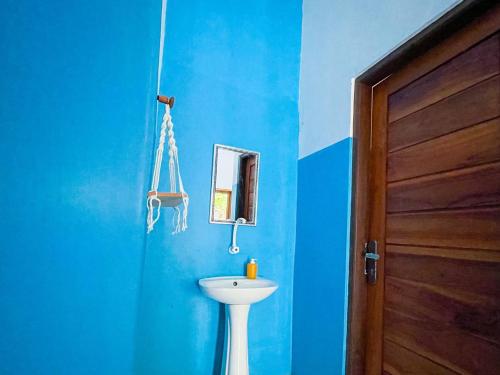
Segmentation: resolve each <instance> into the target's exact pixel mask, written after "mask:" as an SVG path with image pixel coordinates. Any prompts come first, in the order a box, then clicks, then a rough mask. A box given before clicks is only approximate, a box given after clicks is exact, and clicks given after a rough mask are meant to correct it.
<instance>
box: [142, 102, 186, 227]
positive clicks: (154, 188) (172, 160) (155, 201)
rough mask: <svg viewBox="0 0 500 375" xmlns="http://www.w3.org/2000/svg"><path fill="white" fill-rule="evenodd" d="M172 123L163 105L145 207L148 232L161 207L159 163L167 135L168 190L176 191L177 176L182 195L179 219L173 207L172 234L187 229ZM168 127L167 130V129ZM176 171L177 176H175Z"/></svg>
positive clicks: (158, 217)
mask: <svg viewBox="0 0 500 375" xmlns="http://www.w3.org/2000/svg"><path fill="white" fill-rule="evenodd" d="M173 128H174V123H173V122H172V116H171V115H170V106H169V105H168V104H167V105H165V114H164V115H163V121H162V124H161V130H160V140H159V142H158V148H157V149H156V158H155V165H154V169H153V180H152V183H151V192H153V193H154V194H151V195H150V196H148V201H147V207H148V216H147V224H148V233H150V232H151V231H152V230H153V228H154V225H155V224H156V222H157V221H158V220H159V219H160V208H161V200H160V199H159V198H158V185H159V183H160V172H161V164H162V161H163V152H164V148H165V147H164V145H165V138H166V136H167V135H168V148H169V150H168V155H169V163H168V164H169V172H170V191H171V192H176V191H177V179H176V177H178V178H179V192H180V193H181V195H182V205H183V210H182V220H181V212H180V210H179V208H178V207H175V208H174V209H175V213H174V217H173V220H174V221H173V227H174V231H173V234H176V233H179V232H183V231H185V230H186V229H187V227H188V226H187V215H188V206H189V198H188V196H187V194H186V192H185V190H184V185H183V183H182V178H181V173H180V166H179V155H178V151H177V145H176V143H175V138H174V130H173ZM167 129H168V131H167ZM176 173H177V176H176ZM155 206H156V207H157V212H156V216H155V215H154V208H155Z"/></svg>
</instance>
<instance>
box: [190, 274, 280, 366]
mask: <svg viewBox="0 0 500 375" xmlns="http://www.w3.org/2000/svg"><path fill="white" fill-rule="evenodd" d="M198 284H199V285H200V288H201V290H202V291H203V293H205V294H206V295H207V296H208V297H210V298H212V299H214V300H216V301H218V302H221V303H225V304H226V305H228V310H229V324H228V333H227V340H228V341H227V361H226V375H248V336H247V325H248V311H249V310H250V305H251V304H253V303H256V302H259V301H262V300H263V299H266V298H267V297H269V296H270V295H271V294H273V293H274V291H275V290H276V289H278V284H276V283H275V282H274V281H271V280H266V279H260V278H259V279H255V280H251V279H247V278H246V277H243V276H225V277H211V278H208V279H201V280H200V281H199V282H198Z"/></svg>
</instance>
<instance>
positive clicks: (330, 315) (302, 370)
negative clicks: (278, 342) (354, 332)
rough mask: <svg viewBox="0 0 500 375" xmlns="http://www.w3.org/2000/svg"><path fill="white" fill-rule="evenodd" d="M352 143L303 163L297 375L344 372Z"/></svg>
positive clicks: (297, 270) (296, 301)
mask: <svg viewBox="0 0 500 375" xmlns="http://www.w3.org/2000/svg"><path fill="white" fill-rule="evenodd" d="M351 147H352V139H351V138H346V139H344V140H343V141H341V142H338V143H336V144H334V145H332V146H330V147H327V148H325V149H323V150H321V151H319V152H316V153H314V154H312V155H310V156H308V157H305V158H303V159H301V160H300V161H299V180H298V196H299V198H300V199H299V200H298V204H297V246H296V253H295V274H294V277H295V281H294V294H293V373H294V374H297V375H302V374H304V375H307V374H341V373H343V370H344V357H345V348H344V336H345V322H346V314H345V311H346V307H347V306H346V304H347V299H346V295H347V290H346V279H347V275H348V264H347V263H348V261H347V258H346V252H347V248H348V240H347V233H348V230H349V226H348V222H349V216H350V207H349V199H348V198H349V196H350V189H351V184H350V181H351Z"/></svg>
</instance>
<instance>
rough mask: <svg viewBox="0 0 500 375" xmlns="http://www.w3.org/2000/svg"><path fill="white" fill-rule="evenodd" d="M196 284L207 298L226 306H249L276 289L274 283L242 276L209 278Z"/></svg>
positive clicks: (276, 285) (276, 286)
mask: <svg viewBox="0 0 500 375" xmlns="http://www.w3.org/2000/svg"><path fill="white" fill-rule="evenodd" d="M198 283H199V284H200V288H201V290H202V291H203V293H205V294H206V295H207V296H208V297H210V298H212V299H214V300H216V301H218V302H221V303H225V304H227V305H250V304H252V303H256V302H259V301H262V300H263V299H266V298H267V297H269V296H270V295H271V294H273V293H274V291H275V290H276V289H278V284H276V283H275V282H274V281H271V280H267V279H254V280H252V279H247V278H246V277H244V276H225V277H210V278H208V279H201V280H200V281H199V282H198Z"/></svg>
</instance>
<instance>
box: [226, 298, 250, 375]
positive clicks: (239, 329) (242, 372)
mask: <svg viewBox="0 0 500 375" xmlns="http://www.w3.org/2000/svg"><path fill="white" fill-rule="evenodd" d="M227 309H228V310H229V315H228V319H229V321H228V325H227V327H228V332H227V360H226V375H248V311H249V310H250V305H227Z"/></svg>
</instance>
